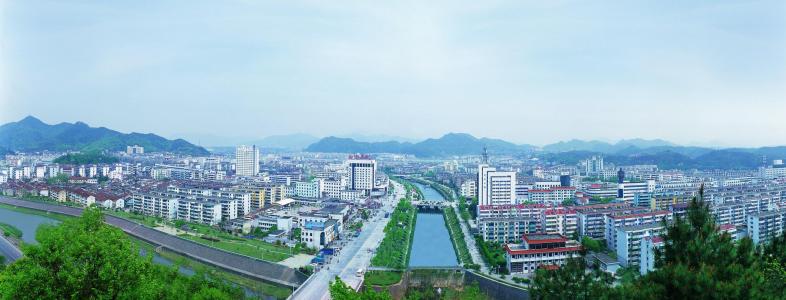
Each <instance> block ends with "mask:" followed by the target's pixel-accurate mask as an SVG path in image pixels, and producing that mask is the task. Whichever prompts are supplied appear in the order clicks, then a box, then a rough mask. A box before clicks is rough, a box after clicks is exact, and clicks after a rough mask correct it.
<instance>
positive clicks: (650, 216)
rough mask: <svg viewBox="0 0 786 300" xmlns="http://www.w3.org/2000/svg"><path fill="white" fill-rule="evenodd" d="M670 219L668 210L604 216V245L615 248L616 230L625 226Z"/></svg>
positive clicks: (655, 222)
mask: <svg viewBox="0 0 786 300" xmlns="http://www.w3.org/2000/svg"><path fill="white" fill-rule="evenodd" d="M664 219H665V220H667V221H671V220H672V214H671V212H669V211H664V210H659V211H652V212H644V213H633V214H624V215H608V216H606V222H605V223H606V234H605V236H604V238H605V239H606V246H607V247H608V248H609V249H617V230H618V229H619V228H622V227H626V226H635V225H647V224H658V225H660V224H661V223H662V222H663V220H664Z"/></svg>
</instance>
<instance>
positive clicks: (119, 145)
mask: <svg viewBox="0 0 786 300" xmlns="http://www.w3.org/2000/svg"><path fill="white" fill-rule="evenodd" d="M127 145H140V146H142V147H145V152H159V151H167V152H173V153H181V154H191V155H208V154H209V152H208V151H207V150H205V148H202V147H199V146H196V145H193V144H191V143H189V142H187V141H185V140H182V139H176V140H168V139H165V138H163V137H160V136H158V135H155V134H152V133H147V134H143V133H136V132H133V133H121V132H117V131H114V130H111V129H107V128H105V127H90V126H88V125H87V124H85V123H82V122H76V123H60V124H56V125H49V124H46V123H44V122H42V121H41V120H39V119H37V118H35V117H32V116H28V117H26V118H24V119H22V120H20V121H18V122H11V123H7V124H5V125H3V126H0V152H2V151H3V149H5V151H21V152H32V151H43V150H50V151H71V150H81V151H91V150H110V151H122V150H125V148H126V146H127Z"/></svg>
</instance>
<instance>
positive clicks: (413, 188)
mask: <svg viewBox="0 0 786 300" xmlns="http://www.w3.org/2000/svg"><path fill="white" fill-rule="evenodd" d="M390 179H392V180H393V181H395V182H398V183H400V184H401V185H403V186H404V189H405V190H406V197H410V196H411V195H412V193H413V192H414V193H416V194H417V195H418V196H417V198H416V199H411V200H423V199H426V197H425V196H423V191H421V190H420V189H419V188H418V187H417V186H415V185H414V184H412V182H409V181H407V180H404V179H401V178H398V177H390Z"/></svg>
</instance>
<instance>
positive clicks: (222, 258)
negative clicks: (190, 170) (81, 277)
mask: <svg viewBox="0 0 786 300" xmlns="http://www.w3.org/2000/svg"><path fill="white" fill-rule="evenodd" d="M0 203H5V204H9V205H14V206H19V207H25V208H30V209H35V210H41V211H46V212H52V213H59V214H64V215H69V216H79V215H81V214H82V209H81V208H75V207H67V206H59V205H51V204H46V203H40V202H32V201H25V200H19V199H12V198H6V197H0ZM104 218H105V220H106V223H107V224H110V225H112V226H115V227H118V228H120V229H122V230H123V231H125V232H126V233H128V234H130V235H132V236H134V237H137V238H139V239H142V240H144V241H147V242H149V243H152V244H154V245H156V246H161V247H163V248H166V249H167V250H170V251H173V252H176V253H178V254H181V255H184V256H186V257H189V258H191V259H194V260H197V261H200V262H203V263H206V264H209V265H213V266H216V267H219V268H222V269H225V270H228V271H231V272H234V273H238V274H242V275H245V276H248V277H250V278H254V279H258V280H261V281H265V282H270V283H275V284H279V285H284V286H289V287H292V288H297V287H298V286H300V284H302V283H303V282H304V281H305V280H306V279H307V276H306V275H304V274H303V273H300V272H298V271H297V270H295V269H292V268H288V267H286V266H283V265H280V264H276V263H272V262H268V261H262V260H258V259H255V258H252V257H248V256H244V255H240V254H236V253H231V252H227V251H223V250H219V249H216V248H212V247H208V246H205V245H202V244H198V243H195V242H192V241H189V240H185V239H182V238H179V237H177V236H173V235H169V234H166V233H163V232H161V231H158V230H155V229H153V228H149V227H146V226H144V225H141V224H139V223H135V222H132V221H129V220H126V219H121V218H118V217H114V216H110V215H104Z"/></svg>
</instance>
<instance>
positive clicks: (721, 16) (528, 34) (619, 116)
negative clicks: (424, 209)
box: [0, 0, 786, 146]
mask: <svg viewBox="0 0 786 300" xmlns="http://www.w3.org/2000/svg"><path fill="white" fill-rule="evenodd" d="M785 113H786V1H782V0H775V1H755V0H753V1H702V0H697V1H668V0H667V1H559V0H556V1H305V2H302V1H251V0H248V1H194V0H188V1H146V0H140V1H39V0H20V1H17V0H0V123H6V122H12V121H16V120H19V119H22V118H23V117H25V116H27V115H33V116H36V117H38V118H40V119H42V120H43V121H45V122H47V123H59V122H74V121H83V122H86V123H88V124H90V125H92V126H105V127H108V128H112V129H115V130H119V131H122V132H145V133H146V132H152V133H157V134H160V135H163V136H166V137H171V138H173V137H185V138H187V139H192V140H193V139H200V140H201V139H211V138H213V137H231V138H234V137H237V138H251V137H254V138H261V137H264V136H268V135H277V134H290V133H308V134H312V135H316V136H329V135H345V134H365V135H389V136H401V137H408V138H416V139H417V138H427V137H438V136H441V135H443V134H445V133H448V132H466V133H470V134H473V135H475V136H479V137H480V136H483V137H494V138H502V139H506V140H509V141H512V142H516V143H529V144H535V145H543V144H548V143H552V142H556V141H560V140H569V139H574V138H575V139H599V140H607V141H614V140H618V139H623V138H662V139H666V140H669V141H672V142H675V143H680V144H687V145H714V146H762V145H784V144H786V117H785V116H786V114H785Z"/></svg>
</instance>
